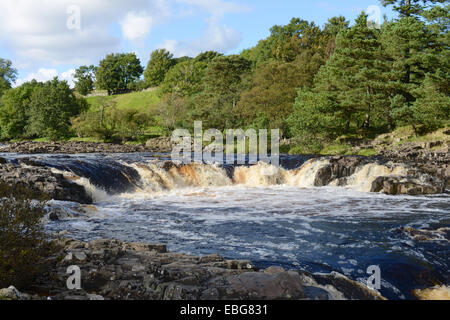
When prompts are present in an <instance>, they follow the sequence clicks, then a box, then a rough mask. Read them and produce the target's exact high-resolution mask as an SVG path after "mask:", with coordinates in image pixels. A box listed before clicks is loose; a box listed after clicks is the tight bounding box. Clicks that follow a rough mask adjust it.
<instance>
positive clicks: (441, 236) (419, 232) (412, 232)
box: [401, 227, 450, 241]
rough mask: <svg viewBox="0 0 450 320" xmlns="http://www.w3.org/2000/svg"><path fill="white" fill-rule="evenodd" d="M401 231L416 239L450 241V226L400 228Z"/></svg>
mask: <svg viewBox="0 0 450 320" xmlns="http://www.w3.org/2000/svg"><path fill="white" fill-rule="evenodd" d="M401 231H403V232H404V233H406V234H407V235H408V236H410V237H411V238H413V239H414V240H416V241H450V228H439V229H437V230H426V229H414V228H411V227H406V228H402V229H401Z"/></svg>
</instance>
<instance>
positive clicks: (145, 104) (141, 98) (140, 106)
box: [86, 91, 160, 111]
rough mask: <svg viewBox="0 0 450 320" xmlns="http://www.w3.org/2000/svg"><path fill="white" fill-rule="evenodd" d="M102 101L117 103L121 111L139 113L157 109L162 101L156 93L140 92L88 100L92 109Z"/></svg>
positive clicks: (89, 98)
mask: <svg viewBox="0 0 450 320" xmlns="http://www.w3.org/2000/svg"><path fill="white" fill-rule="evenodd" d="M102 99H106V100H107V101H115V102H116V103H117V107H118V108H119V109H124V110H127V109H137V110H139V111H149V110H153V109H155V107H156V105H157V103H158V102H159V100H160V99H159V97H158V94H157V92H156V91H140V92H131V93H125V94H118V95H114V96H107V97H88V98H86V100H87V102H88V104H89V106H90V108H96V107H98V106H99V105H100V101H101V100H102Z"/></svg>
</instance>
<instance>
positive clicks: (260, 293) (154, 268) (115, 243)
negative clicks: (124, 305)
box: [4, 239, 385, 300]
mask: <svg viewBox="0 0 450 320" xmlns="http://www.w3.org/2000/svg"><path fill="white" fill-rule="evenodd" d="M57 242H58V245H59V246H60V248H61V249H60V251H59V252H58V253H57V254H55V255H54V256H53V257H51V258H50V259H49V260H48V263H49V268H48V270H49V271H48V272H47V273H46V274H43V275H42V276H40V277H39V278H38V279H37V280H36V283H35V284H34V285H33V286H31V287H30V288H28V290H24V291H25V292H27V293H19V292H16V290H13V289H12V288H10V289H5V290H4V291H5V296H7V297H9V298H11V299H18V300H281V299H282V300H344V299H352V300H384V299H385V298H383V297H382V296H381V295H380V294H379V293H378V292H377V291H374V290H372V289H369V288H367V287H366V286H364V285H363V284H361V283H358V282H355V281H352V280H350V279H348V278H347V277H345V276H344V275H341V274H338V273H331V274H326V275H325V274H320V275H319V274H311V273H309V272H306V271H298V270H289V271H287V270H284V269H283V268H280V267H271V268H268V269H266V270H257V269H256V268H255V267H254V265H253V264H252V263H251V262H250V261H241V260H239V261H238V260H225V259H224V258H222V257H221V256H219V255H209V256H203V257H197V256H192V255H187V254H181V253H171V252H167V249H166V246H165V245H163V244H144V243H127V242H123V241H119V240H95V241H92V242H89V243H87V242H81V241H76V240H70V239H62V240H58V241H57ZM73 265H75V266H79V267H80V269H81V288H82V289H81V290H68V289H67V285H66V283H67V279H68V277H69V276H70V274H67V268H68V267H69V266H73ZM36 293H38V294H36Z"/></svg>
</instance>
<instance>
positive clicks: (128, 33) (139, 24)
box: [120, 11, 153, 41]
mask: <svg viewBox="0 0 450 320" xmlns="http://www.w3.org/2000/svg"><path fill="white" fill-rule="evenodd" d="M152 24H153V18H152V17H151V16H150V15H149V14H147V13H146V12H145V11H144V12H139V13H136V12H129V13H128V14H127V15H126V16H125V19H123V20H122V21H121V22H120V25H121V26H122V34H123V36H124V37H125V38H126V39H128V40H131V41H134V40H142V39H144V38H145V37H146V36H147V35H148V34H149V33H150V31H151V28H152Z"/></svg>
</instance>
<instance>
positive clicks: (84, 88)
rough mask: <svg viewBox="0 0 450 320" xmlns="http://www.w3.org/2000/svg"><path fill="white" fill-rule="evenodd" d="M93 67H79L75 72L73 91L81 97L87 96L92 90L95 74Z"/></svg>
mask: <svg viewBox="0 0 450 320" xmlns="http://www.w3.org/2000/svg"><path fill="white" fill-rule="evenodd" d="M96 69H97V68H96V67H94V66H92V65H91V66H81V67H79V68H78V69H77V70H75V76H74V78H75V79H76V81H75V90H76V91H77V92H78V93H80V94H82V95H83V96H86V95H88V94H89V93H91V92H92V91H93V90H94V84H95V72H96Z"/></svg>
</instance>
